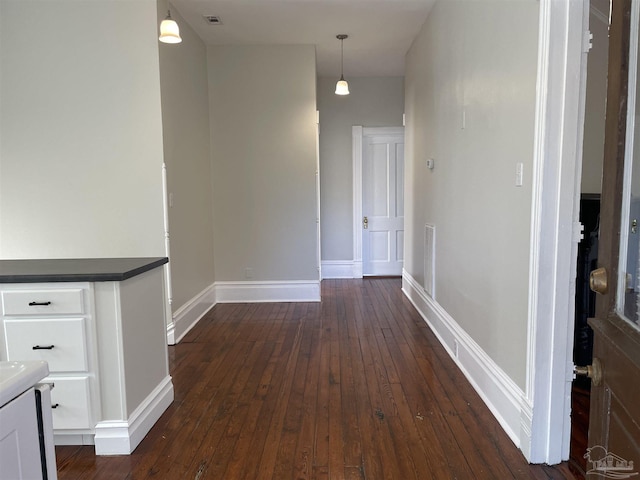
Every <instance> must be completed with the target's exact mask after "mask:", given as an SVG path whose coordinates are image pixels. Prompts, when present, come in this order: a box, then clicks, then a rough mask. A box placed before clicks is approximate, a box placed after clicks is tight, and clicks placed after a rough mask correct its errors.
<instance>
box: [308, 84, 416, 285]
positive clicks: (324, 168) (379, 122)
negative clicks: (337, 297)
mask: <svg viewBox="0 0 640 480" xmlns="http://www.w3.org/2000/svg"><path fill="white" fill-rule="evenodd" d="M348 81H349V90H350V92H351V93H350V94H349V95H348V96H339V95H336V94H335V93H334V92H335V87H336V79H335V78H333V77H331V78H329V77H320V78H319V79H318V110H319V111H320V191H321V193H322V195H321V205H320V218H321V222H322V261H323V276H325V273H330V272H331V271H332V270H334V271H335V270H336V267H337V268H342V267H343V266H345V265H346V266H347V267H349V266H350V264H352V263H353V234H354V232H353V218H352V216H353V167H352V142H351V139H352V128H351V127H352V126H353V125H361V126H364V127H390V126H402V114H403V113H404V77H353V78H349V79H348ZM349 269H350V268H347V270H349Z"/></svg>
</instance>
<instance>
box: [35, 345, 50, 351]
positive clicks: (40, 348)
mask: <svg viewBox="0 0 640 480" xmlns="http://www.w3.org/2000/svg"><path fill="white" fill-rule="evenodd" d="M53 347H54V346H53V345H45V346H42V347H41V346H40V345H34V346H33V347H31V349H32V350H53Z"/></svg>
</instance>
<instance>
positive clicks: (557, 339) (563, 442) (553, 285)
mask: <svg viewBox="0 0 640 480" xmlns="http://www.w3.org/2000/svg"><path fill="white" fill-rule="evenodd" d="M588 15H589V0H580V1H576V2H558V1H554V0H541V1H540V18H539V36H538V73H537V83H536V87H537V88H536V90H537V98H536V123H535V140H534V142H535V143H534V158H533V172H532V192H533V193H532V211H531V241H530V247H531V248H530V251H531V254H530V258H529V260H530V261H529V317H528V345H527V368H526V385H525V398H524V399H523V405H522V406H521V422H520V424H521V434H520V448H521V449H522V451H523V453H524V454H525V456H526V458H527V459H528V460H529V462H531V463H548V464H556V463H559V462H561V461H563V460H567V459H568V458H569V447H570V436H571V435H570V434H571V401H570V399H571V395H570V391H571V381H572V379H573V358H572V350H573V329H574V313H575V287H576V281H575V275H576V272H577V245H578V241H579V239H580V237H581V235H582V228H581V225H580V222H579V217H578V215H579V209H580V179H581V175H582V137H583V129H584V105H585V97H586V95H585V93H586V75H584V71H585V70H586V69H585V68H584V65H585V62H586V53H587V52H588V44H589V42H590V39H589V37H588V35H587V31H586V29H585V22H586V21H588ZM587 25H588V23H587Z"/></svg>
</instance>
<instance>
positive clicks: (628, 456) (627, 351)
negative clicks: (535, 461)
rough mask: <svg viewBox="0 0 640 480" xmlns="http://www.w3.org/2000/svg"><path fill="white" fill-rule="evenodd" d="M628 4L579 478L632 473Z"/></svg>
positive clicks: (615, 59)
mask: <svg viewBox="0 0 640 480" xmlns="http://www.w3.org/2000/svg"><path fill="white" fill-rule="evenodd" d="M633 3H634V5H633V18H632V1H631V0H616V1H614V2H612V3H611V6H612V11H611V27H610V40H609V69H608V86H607V112H606V115H607V118H606V126H605V129H606V133H605V157H604V167H603V184H602V204H601V216H600V219H601V223H600V244H599V249H598V250H599V251H598V265H599V267H601V268H604V269H605V270H606V275H605V278H606V282H607V284H606V287H603V288H600V292H599V295H598V298H597V301H596V318H594V319H590V321H589V324H590V325H591V326H592V327H593V329H594V348H593V353H594V355H593V356H594V362H598V361H599V362H600V364H601V366H602V376H601V379H600V381H597V380H593V381H592V387H591V409H590V421H589V449H588V451H587V453H586V455H585V457H586V458H587V460H588V462H587V469H588V471H587V473H593V474H598V475H601V476H605V477H607V476H608V478H629V476H631V475H634V474H635V475H637V472H638V468H639V467H640V444H639V442H640V401H639V399H640V329H639V328H638V324H637V321H636V320H637V313H636V312H637V305H634V304H636V303H637V293H636V290H637V289H638V286H637V283H638V282H637V281H636V279H637V269H638V265H637V264H638V260H637V259H638V255H637V251H631V250H635V249H637V248H638V247H637V243H638V242H637V238H636V236H637V235H638V231H637V228H636V227H633V225H632V222H633V216H635V215H636V212H635V209H634V208H633V205H634V203H635V202H634V200H633V197H634V196H637V194H638V193H640V184H638V175H635V176H634V175H633V169H632V165H633V163H637V162H638V160H637V159H636V160H635V161H634V155H633V151H634V150H635V149H634V146H633V127H634V121H635V120H634V119H635V117H636V115H635V112H636V107H635V103H636V102H635V98H636V83H637V82H636V78H637V69H636V65H637V45H638V37H637V32H638V22H639V19H640V16H639V14H640V5H639V3H640V0H634V2H633ZM632 27H633V28H632ZM630 72H631V74H630ZM630 87H631V88H630ZM639 169H640V168H637V169H636V171H638V170H639ZM638 220H640V219H638ZM629 262H631V265H630V264H629ZM625 307H626V308H625ZM631 462H633V463H631ZM634 465H635V467H634ZM612 475H613V476H612ZM615 475H617V476H615ZM635 475H634V476H635Z"/></svg>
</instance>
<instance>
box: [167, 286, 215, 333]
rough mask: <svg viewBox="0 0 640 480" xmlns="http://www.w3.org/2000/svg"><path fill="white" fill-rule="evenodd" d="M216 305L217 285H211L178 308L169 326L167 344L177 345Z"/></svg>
mask: <svg viewBox="0 0 640 480" xmlns="http://www.w3.org/2000/svg"><path fill="white" fill-rule="evenodd" d="M215 304H216V290H215V284H211V285H209V286H208V287H207V288H205V289H204V290H203V291H202V292H200V293H199V294H198V295H196V296H195V297H193V298H192V299H191V300H189V301H188V302H187V303H185V304H184V305H182V306H181V307H180V308H178V309H177V310H176V311H175V312H174V313H173V316H172V321H171V323H170V324H169V325H167V344H169V345H175V344H176V343H178V342H180V340H182V338H183V337H184V336H185V335H186V334H187V333H188V332H189V330H191V329H192V328H193V327H194V326H195V325H196V324H197V323H198V321H199V320H200V319H201V318H202V317H203V316H204V315H205V314H206V313H207V312H208V311H209V310H211V308H213V306H214V305H215Z"/></svg>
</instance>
